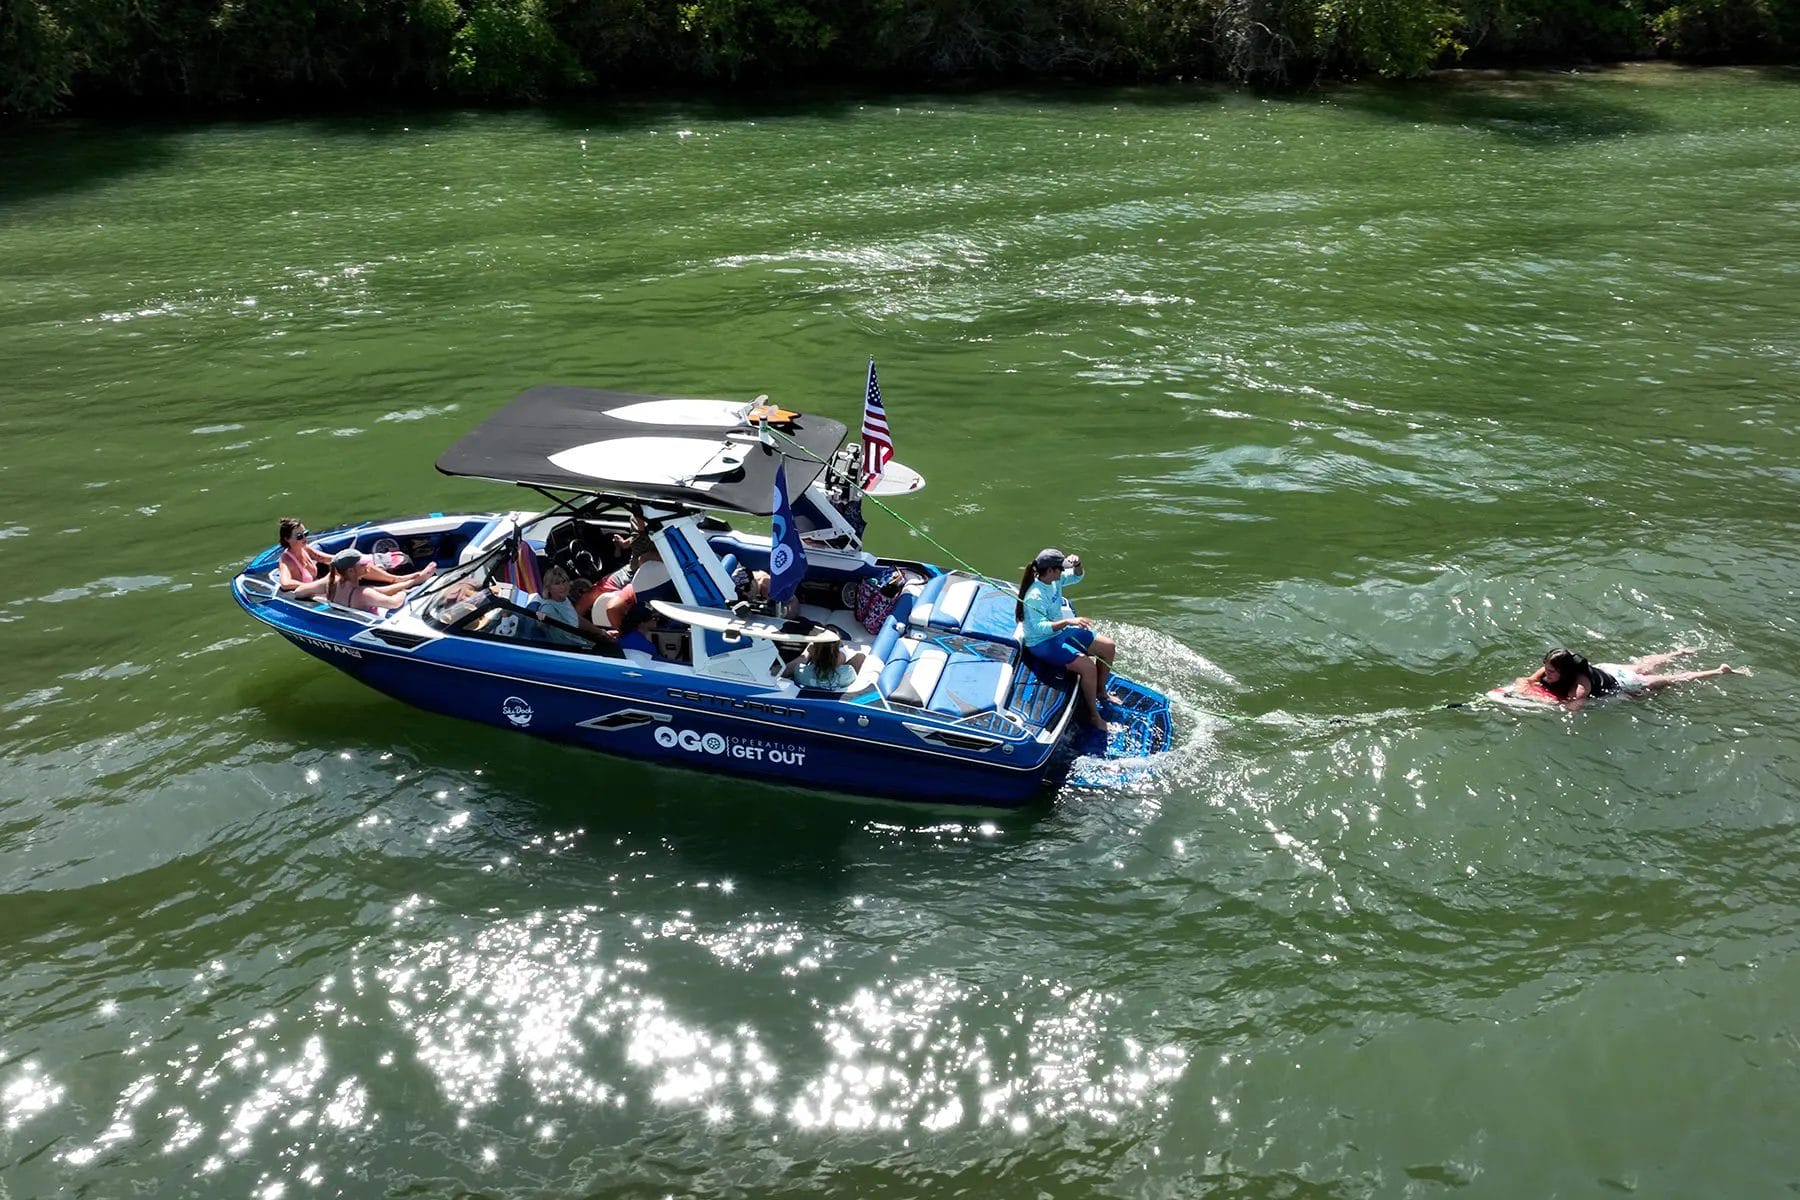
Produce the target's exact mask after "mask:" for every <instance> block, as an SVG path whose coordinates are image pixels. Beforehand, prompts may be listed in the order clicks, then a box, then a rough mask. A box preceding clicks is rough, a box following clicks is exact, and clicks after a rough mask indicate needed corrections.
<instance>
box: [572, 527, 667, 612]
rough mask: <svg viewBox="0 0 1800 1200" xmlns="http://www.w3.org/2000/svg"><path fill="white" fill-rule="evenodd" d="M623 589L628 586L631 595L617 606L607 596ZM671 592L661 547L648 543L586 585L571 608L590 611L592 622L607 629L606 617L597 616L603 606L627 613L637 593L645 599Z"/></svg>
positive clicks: (661, 597) (663, 595)
mask: <svg viewBox="0 0 1800 1200" xmlns="http://www.w3.org/2000/svg"><path fill="white" fill-rule="evenodd" d="M627 588H629V589H631V591H632V595H631V597H630V599H629V600H627V601H625V602H624V604H623V607H620V606H619V604H618V603H616V602H614V601H613V600H611V599H610V598H611V597H613V596H615V595H617V594H619V593H621V592H624V591H625V590H626V589H627ZM673 591H674V580H673V579H671V578H670V577H669V568H668V567H666V566H664V565H663V561H662V550H661V549H660V548H658V547H657V545H656V544H655V543H654V542H652V543H650V544H649V545H648V546H646V547H644V549H643V550H641V551H639V552H638V554H637V556H636V557H634V558H633V559H632V560H631V561H630V562H629V563H627V564H625V565H624V566H622V567H620V568H619V569H618V570H616V571H614V572H613V573H612V574H610V575H608V576H607V577H606V578H605V579H602V580H601V581H600V582H599V583H597V584H595V585H594V586H592V587H590V588H588V589H587V591H586V592H585V593H583V594H582V597H581V599H580V600H578V601H577V602H576V604H575V609H576V611H577V612H584V613H588V614H590V615H591V618H592V620H593V622H594V624H596V625H604V626H606V627H607V628H609V629H611V628H614V627H615V626H614V625H613V624H611V623H610V622H609V620H602V619H601V618H602V615H603V613H604V611H605V609H606V608H608V607H610V608H612V609H614V610H615V613H616V614H617V613H624V612H628V611H629V610H630V609H631V606H632V605H634V604H636V603H637V597H638V596H643V597H644V598H645V599H646V600H650V599H657V600H660V599H664V598H665V597H666V596H668V595H669V594H670V593H672V592H673ZM651 593H655V594H654V595H652V594H651Z"/></svg>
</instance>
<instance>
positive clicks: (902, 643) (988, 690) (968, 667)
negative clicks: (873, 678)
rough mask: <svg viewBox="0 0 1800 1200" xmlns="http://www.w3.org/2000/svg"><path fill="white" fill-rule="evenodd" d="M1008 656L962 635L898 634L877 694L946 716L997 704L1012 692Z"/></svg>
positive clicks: (976, 711) (973, 713)
mask: <svg viewBox="0 0 1800 1200" xmlns="http://www.w3.org/2000/svg"><path fill="white" fill-rule="evenodd" d="M1012 680H1013V667H1012V655H1011V654H1009V653H1007V652H1006V651H1004V650H1002V649H1001V648H1000V647H998V646H996V645H994V644H993V643H990V642H981V641H977V640H975V639H969V638H962V637H941V636H933V637H921V636H918V635H916V634H915V635H912V636H906V637H896V638H895V640H894V643H893V645H892V646H891V647H889V649H888V653H887V654H886V655H885V656H884V658H883V666H882V669H881V681H880V684H881V694H882V695H883V696H884V697H886V698H887V699H888V700H890V701H892V702H893V703H895V704H905V705H910V706H912V707H914V708H923V709H925V710H927V711H929V712H933V713H936V714H938V715H940V716H945V717H950V718H953V719H955V718H962V717H972V716H976V715H979V714H981V713H986V712H992V711H993V710H994V709H996V708H999V707H1001V706H1002V705H1003V704H1004V703H1005V700H1006V696H1007V694H1008V693H1009V692H1010V691H1011V690H1012Z"/></svg>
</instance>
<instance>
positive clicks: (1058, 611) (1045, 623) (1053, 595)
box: [1024, 575, 1081, 646]
mask: <svg viewBox="0 0 1800 1200" xmlns="http://www.w3.org/2000/svg"><path fill="white" fill-rule="evenodd" d="M1080 582H1081V576H1079V575H1064V576H1063V577H1062V578H1061V579H1058V580H1057V581H1056V582H1055V583H1045V582H1044V581H1043V580H1041V579H1039V580H1037V581H1035V582H1034V583H1033V584H1032V585H1031V586H1030V587H1028V588H1026V589H1025V601H1024V603H1025V644H1026V645H1027V646H1036V645H1038V644H1039V643H1042V642H1047V641H1049V640H1050V639H1051V638H1053V637H1055V636H1056V634H1057V631H1056V630H1054V629H1052V628H1050V623H1051V622H1052V621H1060V620H1062V619H1063V618H1064V617H1067V616H1069V615H1070V614H1071V613H1072V612H1073V611H1074V610H1072V609H1071V608H1070V607H1069V602H1068V601H1067V600H1065V599H1063V589H1064V588H1072V587H1074V586H1075V585H1076V584H1078V583H1080Z"/></svg>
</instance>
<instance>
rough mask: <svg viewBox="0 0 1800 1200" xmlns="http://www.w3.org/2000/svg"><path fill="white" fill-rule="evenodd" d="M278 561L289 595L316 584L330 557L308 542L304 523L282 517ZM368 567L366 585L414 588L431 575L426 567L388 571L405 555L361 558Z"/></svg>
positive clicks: (329, 563)
mask: <svg viewBox="0 0 1800 1200" xmlns="http://www.w3.org/2000/svg"><path fill="white" fill-rule="evenodd" d="M279 534H280V541H281V558H280V559H279V560H278V561H279V567H278V569H279V572H280V575H281V590H282V591H284V592H291V591H293V590H294V589H295V588H297V587H299V586H300V585H301V584H305V583H316V582H317V581H318V580H319V577H320V568H323V567H329V566H331V555H329V554H327V553H325V552H324V551H323V550H320V549H319V548H318V547H316V546H314V545H313V544H312V542H311V541H309V540H308V539H309V538H311V536H312V534H311V533H310V532H309V531H308V530H307V528H306V523H305V522H304V521H301V520H300V519H299V518H298V517H283V518H281V525H280V530H279ZM364 558H365V559H367V560H368V565H367V566H366V567H364V568H363V571H364V578H365V580H366V581H367V582H369V583H405V584H409V585H410V584H414V583H417V582H418V581H419V580H421V579H423V578H425V577H426V576H427V575H430V574H431V571H432V568H431V566H430V565H429V564H428V565H427V568H426V569H425V570H423V571H415V572H413V573H412V574H410V575H395V574H394V573H393V572H392V571H391V570H390V569H389V568H391V567H395V566H398V565H399V564H400V561H401V560H403V559H404V558H405V556H404V555H401V554H398V553H394V554H369V555H364Z"/></svg>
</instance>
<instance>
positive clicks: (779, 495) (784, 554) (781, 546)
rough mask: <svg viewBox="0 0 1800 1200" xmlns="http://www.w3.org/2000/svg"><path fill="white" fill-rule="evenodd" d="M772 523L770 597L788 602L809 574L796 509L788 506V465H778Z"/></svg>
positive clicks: (781, 602) (775, 600) (776, 601)
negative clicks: (795, 520) (797, 524)
mask: <svg viewBox="0 0 1800 1200" xmlns="http://www.w3.org/2000/svg"><path fill="white" fill-rule="evenodd" d="M771 524H772V527H773V533H774V537H773V538H772V539H771V540H770V542H769V599H770V600H772V601H774V602H775V603H776V604H786V603H787V602H788V601H789V600H791V599H792V598H793V596H794V593H795V592H796V591H798V590H799V589H800V580H801V578H802V577H804V576H805V574H806V548H805V547H804V546H802V545H801V544H800V530H799V528H798V527H797V526H796V525H795V524H794V510H793V509H792V508H791V507H789V505H788V494H787V467H786V464H778V465H777V466H776V467H775V513H774V516H773V517H772V518H771Z"/></svg>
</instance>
